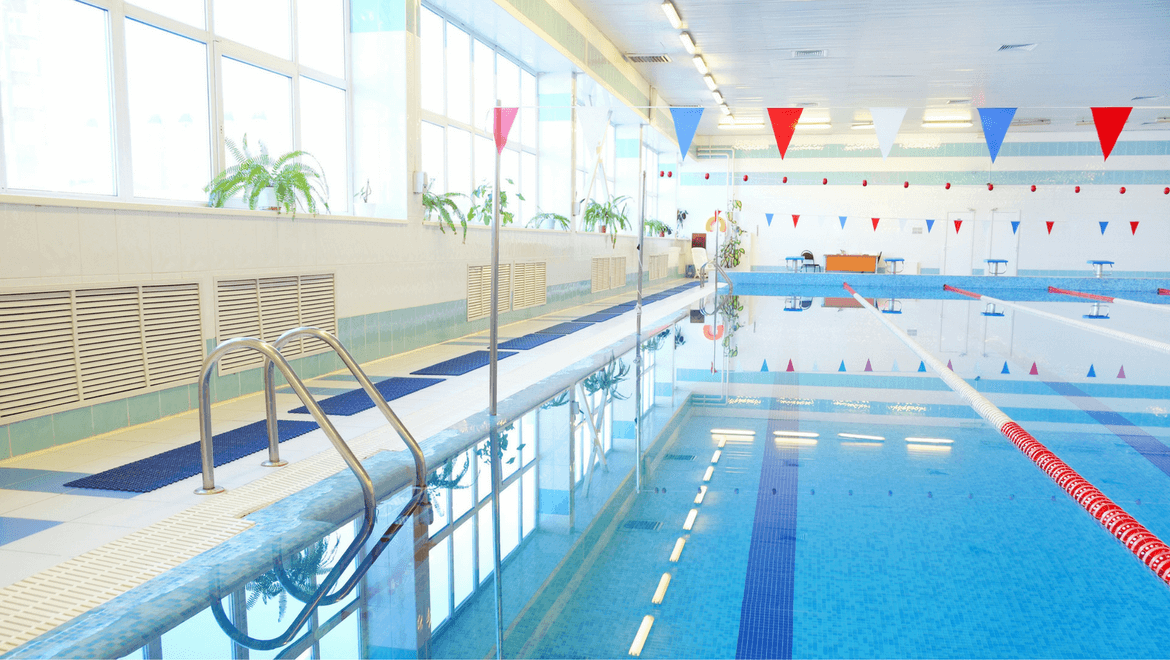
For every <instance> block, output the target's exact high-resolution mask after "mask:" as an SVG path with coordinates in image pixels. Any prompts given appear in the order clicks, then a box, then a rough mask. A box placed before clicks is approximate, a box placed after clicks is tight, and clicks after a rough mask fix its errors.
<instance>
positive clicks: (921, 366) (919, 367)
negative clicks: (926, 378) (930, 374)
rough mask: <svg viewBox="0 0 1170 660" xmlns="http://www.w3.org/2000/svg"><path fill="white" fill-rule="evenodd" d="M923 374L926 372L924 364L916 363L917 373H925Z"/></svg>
mask: <svg viewBox="0 0 1170 660" xmlns="http://www.w3.org/2000/svg"><path fill="white" fill-rule="evenodd" d="M925 372H926V363H925V362H919V363H918V373H925Z"/></svg>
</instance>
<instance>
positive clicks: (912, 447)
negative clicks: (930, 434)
mask: <svg viewBox="0 0 1170 660" xmlns="http://www.w3.org/2000/svg"><path fill="white" fill-rule="evenodd" d="M906 451H908V452H910V453H911V454H948V453H950V451H951V446H950V445H916V444H914V443H910V444H907V445H906Z"/></svg>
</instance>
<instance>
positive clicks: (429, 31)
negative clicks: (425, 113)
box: [420, 9, 446, 114]
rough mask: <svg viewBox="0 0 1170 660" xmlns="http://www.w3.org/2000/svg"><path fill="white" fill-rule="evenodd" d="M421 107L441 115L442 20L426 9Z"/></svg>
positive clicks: (423, 14) (442, 85)
mask: <svg viewBox="0 0 1170 660" xmlns="http://www.w3.org/2000/svg"><path fill="white" fill-rule="evenodd" d="M420 30H421V35H420V38H421V41H422V49H421V50H422V52H421V56H422V67H421V69H422V107H423V109H424V110H430V111H431V112H437V113H439V114H443V113H444V112H445V109H444V107H443V89H444V88H445V86H446V85H445V83H444V82H443V68H444V67H443V19H442V18H439V15H438V14H436V13H435V12H433V11H430V10H428V9H423V10H422V23H421V26H420Z"/></svg>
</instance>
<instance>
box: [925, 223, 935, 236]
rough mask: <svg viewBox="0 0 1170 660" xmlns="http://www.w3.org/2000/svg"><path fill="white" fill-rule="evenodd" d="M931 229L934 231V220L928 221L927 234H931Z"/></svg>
mask: <svg viewBox="0 0 1170 660" xmlns="http://www.w3.org/2000/svg"><path fill="white" fill-rule="evenodd" d="M931 229H934V220H927V221H926V233H928V234H929V233H930V230H931Z"/></svg>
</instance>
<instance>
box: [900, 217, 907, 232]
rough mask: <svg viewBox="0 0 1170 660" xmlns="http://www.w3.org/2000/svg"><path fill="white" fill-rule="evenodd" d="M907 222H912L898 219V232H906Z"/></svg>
mask: <svg viewBox="0 0 1170 660" xmlns="http://www.w3.org/2000/svg"><path fill="white" fill-rule="evenodd" d="M907 222H910V221H909V220H907V219H906V218H899V219H898V231H906V223H907Z"/></svg>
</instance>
